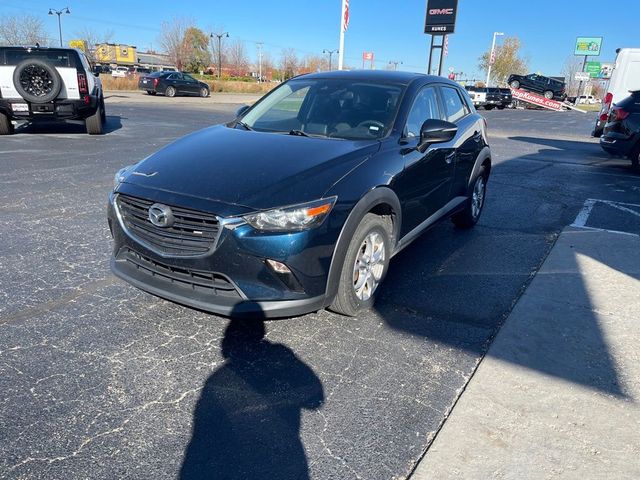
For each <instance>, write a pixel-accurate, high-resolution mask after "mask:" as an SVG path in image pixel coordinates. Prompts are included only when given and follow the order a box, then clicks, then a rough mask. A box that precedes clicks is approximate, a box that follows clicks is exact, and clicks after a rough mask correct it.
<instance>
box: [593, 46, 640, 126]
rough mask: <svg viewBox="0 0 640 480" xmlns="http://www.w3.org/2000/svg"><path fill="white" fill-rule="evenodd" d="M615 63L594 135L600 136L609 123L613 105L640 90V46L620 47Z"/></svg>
mask: <svg viewBox="0 0 640 480" xmlns="http://www.w3.org/2000/svg"><path fill="white" fill-rule="evenodd" d="M616 53H617V54H618V56H617V57H616V62H615V64H614V65H613V72H611V79H610V80H609V84H608V85H607V89H606V91H607V93H606V95H605V96H604V99H603V100H602V108H601V109H600V114H599V115H598V117H597V118H596V126H595V128H594V130H593V133H592V135H593V136H594V137H600V136H601V135H602V131H603V130H604V125H605V123H607V118H608V117H609V111H610V110H611V106H612V105H613V104H614V103H616V102H619V101H620V100H622V99H623V98H626V97H628V96H629V91H631V90H640V48H619V49H618V50H616Z"/></svg>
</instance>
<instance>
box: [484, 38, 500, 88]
mask: <svg viewBox="0 0 640 480" xmlns="http://www.w3.org/2000/svg"><path fill="white" fill-rule="evenodd" d="M498 35H504V33H503V32H493V42H491V52H490V53H489V68H488V69H487V81H486V83H485V85H486V86H487V87H488V86H489V78H490V77H491V66H492V65H493V61H494V60H495V57H494V54H495V49H496V37H497V36H498Z"/></svg>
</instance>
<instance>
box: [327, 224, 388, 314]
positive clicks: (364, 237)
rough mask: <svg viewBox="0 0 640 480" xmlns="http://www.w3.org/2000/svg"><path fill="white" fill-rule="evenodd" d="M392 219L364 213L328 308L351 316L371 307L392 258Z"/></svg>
mask: <svg viewBox="0 0 640 480" xmlns="http://www.w3.org/2000/svg"><path fill="white" fill-rule="evenodd" d="M391 253H392V245H391V221H390V220H389V219H387V218H385V217H381V216H379V215H375V214H373V213H367V214H366V215H365V216H364V218H363V219H362V221H361V222H360V224H359V225H358V228H357V229H356V231H355V233H354V234H353V237H352V238H351V242H350V243H349V247H348V248H347V254H346V256H345V259H344V264H343V266H342V272H341V273H340V280H339V282H340V283H339V284H338V293H337V294H336V297H335V299H334V300H333V303H332V304H331V306H330V307H329V309H330V310H332V311H334V312H336V313H340V314H342V315H346V316H348V317H354V316H356V315H357V314H358V313H360V312H361V311H363V310H366V309H368V308H371V307H372V306H373V304H374V302H375V298H376V295H377V293H378V290H379V286H380V284H381V283H382V281H383V280H384V277H385V275H386V274H387V269H388V268H389V259H390V258H391Z"/></svg>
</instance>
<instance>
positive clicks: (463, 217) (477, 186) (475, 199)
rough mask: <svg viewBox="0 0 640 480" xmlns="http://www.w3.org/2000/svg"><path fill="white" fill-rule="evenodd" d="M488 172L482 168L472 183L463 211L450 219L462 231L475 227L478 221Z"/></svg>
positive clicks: (485, 192) (485, 193)
mask: <svg viewBox="0 0 640 480" xmlns="http://www.w3.org/2000/svg"><path fill="white" fill-rule="evenodd" d="M488 177H489V175H488V172H487V170H486V169H485V168H484V167H482V168H481V169H480V172H479V173H478V176H477V177H476V179H475V180H474V182H473V187H472V188H471V193H470V196H469V199H468V200H467V201H466V202H465V207H464V210H461V211H460V212H458V213H456V214H454V215H453V216H452V217H451V221H452V222H453V224H454V225H455V226H456V227H458V228H462V229H465V230H466V229H469V228H472V227H474V226H475V224H476V223H478V220H480V215H481V214H482V209H483V208H484V203H485V199H486V196H487V180H488Z"/></svg>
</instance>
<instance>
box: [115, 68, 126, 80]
mask: <svg viewBox="0 0 640 480" xmlns="http://www.w3.org/2000/svg"><path fill="white" fill-rule="evenodd" d="M128 74H129V69H128V68H127V67H116V68H114V69H113V70H111V76H112V77H119V78H124V77H126V76H127V75H128Z"/></svg>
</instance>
